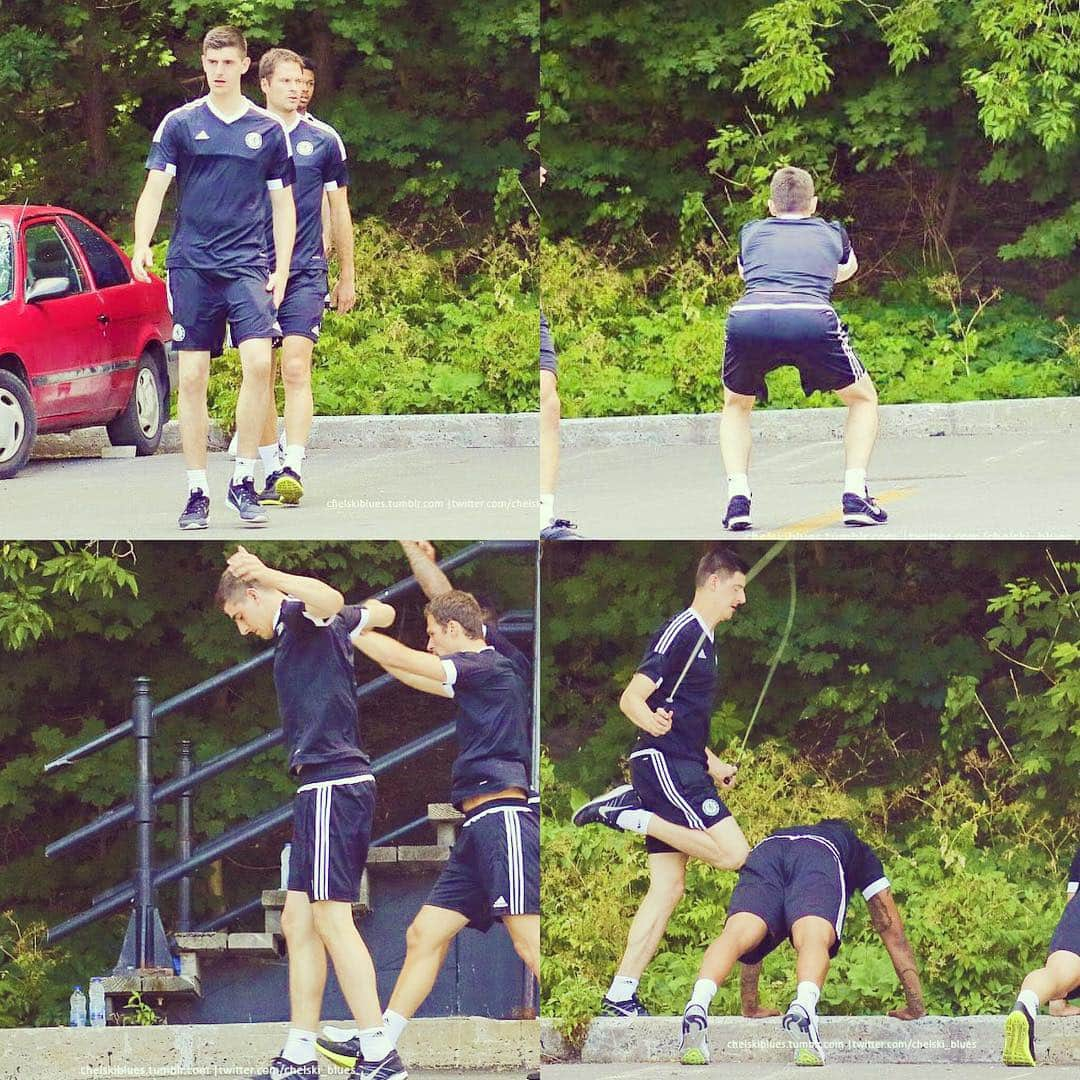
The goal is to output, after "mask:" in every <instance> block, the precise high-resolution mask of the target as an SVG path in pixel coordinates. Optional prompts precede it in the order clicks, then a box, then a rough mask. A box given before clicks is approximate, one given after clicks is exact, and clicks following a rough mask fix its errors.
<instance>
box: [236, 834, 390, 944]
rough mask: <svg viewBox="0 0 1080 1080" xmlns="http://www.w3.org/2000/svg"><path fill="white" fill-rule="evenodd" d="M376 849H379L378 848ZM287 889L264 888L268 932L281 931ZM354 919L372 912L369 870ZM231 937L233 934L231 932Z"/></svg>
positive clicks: (264, 924)
mask: <svg viewBox="0 0 1080 1080" xmlns="http://www.w3.org/2000/svg"><path fill="white" fill-rule="evenodd" d="M375 850H378V849H377V848H376V849H375ZM287 895H288V894H287V892H286V890H285V889H264V890H263V894H262V906H263V926H264V929H265V931H266V933H268V934H280V933H281V912H282V911H283V910H284V908H285V897H286V896H287ZM352 912H353V919H354V920H358V919H362V918H363V917H364V916H365V915H367V914H369V913H370V912H371V890H370V889H369V888H368V878H367V871H366V870H365V871H364V873H363V875H362V877H361V878H360V897H359V899H358V900H357V901H356V903H355V904H353V906H352ZM229 936H230V937H232V936H233V935H232V934H230V935H229Z"/></svg>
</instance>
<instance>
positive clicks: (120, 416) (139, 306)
mask: <svg viewBox="0 0 1080 1080" xmlns="http://www.w3.org/2000/svg"><path fill="white" fill-rule="evenodd" d="M171 338H172V318H171V316H170V315H169V306H168V302H167V299H166V294H165V283H164V282H163V281H161V279H160V278H157V277H155V278H153V280H152V281H151V282H150V284H149V285H143V284H141V283H140V282H138V281H136V280H135V279H134V278H133V277H132V274H131V261H130V260H129V259H128V257H127V255H125V254H124V253H123V252H122V251H121V250H120V249H119V248H118V247H117V246H116V244H114V243H113V242H112V241H111V240H110V239H109V238H108V237H107V236H106V235H105V234H104V233H103V232H101V230H100V229H98V228H96V227H95V226H94V225H91V224H90V222H89V221H87V220H86V219H85V218H84V217H81V216H80V215H79V214H76V213H74V212H73V211H71V210H64V209H62V208H61V207H58V206H0V480H6V479H8V478H9V477H12V476H14V475H15V474H16V473H17V472H18V471H19V469H21V468H22V467H23V465H25V464H26V460H27V458H28V457H29V456H30V448H31V445H32V444H33V441H34V437H35V435H37V433H38V432H41V433H45V432H50V431H70V430H71V429H72V428H81V427H93V426H96V425H98V424H104V425H105V426H106V429H107V430H108V433H109V439H110V441H111V442H112V443H113V444H114V445H116V446H134V447H135V452H136V454H139V455H143V454H152V453H153V452H154V451H155V450H156V449H157V447H158V443H159V442H160V441H161V429H162V426H163V425H164V423H165V420H166V419H167V417H168V408H169V394H170V390H171V379H170V365H169V347H170V344H171Z"/></svg>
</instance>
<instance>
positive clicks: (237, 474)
mask: <svg viewBox="0 0 1080 1080" xmlns="http://www.w3.org/2000/svg"><path fill="white" fill-rule="evenodd" d="M255 460H256V459H255V458H253V457H239V456H237V459H236V464H235V465H234V466H233V474H232V482H233V483H234V484H240V483H243V482H244V481H245V480H254V479H255Z"/></svg>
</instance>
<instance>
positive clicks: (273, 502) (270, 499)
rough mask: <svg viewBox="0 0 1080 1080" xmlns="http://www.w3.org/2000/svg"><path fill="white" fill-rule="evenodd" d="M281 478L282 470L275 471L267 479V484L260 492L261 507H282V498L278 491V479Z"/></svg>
mask: <svg viewBox="0 0 1080 1080" xmlns="http://www.w3.org/2000/svg"><path fill="white" fill-rule="evenodd" d="M280 476H281V470H280V469H275V470H274V471H273V472H272V473H270V475H269V476H268V477H267V478H266V484H265V485H264V486H263V489H262V491H260V492H259V505H260V506H281V505H282V498H281V496H280V495H279V494H278V491H277V482H278V478H279V477H280Z"/></svg>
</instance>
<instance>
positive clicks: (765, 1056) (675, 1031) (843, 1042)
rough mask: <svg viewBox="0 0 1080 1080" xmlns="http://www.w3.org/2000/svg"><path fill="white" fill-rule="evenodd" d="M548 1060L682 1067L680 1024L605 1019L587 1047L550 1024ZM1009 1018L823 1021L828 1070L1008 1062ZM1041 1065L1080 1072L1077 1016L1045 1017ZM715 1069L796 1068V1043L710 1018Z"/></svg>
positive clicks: (764, 1025) (765, 1024)
mask: <svg viewBox="0 0 1080 1080" xmlns="http://www.w3.org/2000/svg"><path fill="white" fill-rule="evenodd" d="M540 1023H541V1044H542V1047H543V1055H544V1060H545V1061H549V1060H550V1061H572V1060H580V1061H582V1062H587V1063H588V1062H596V1063H604V1064H626V1063H630V1062H640V1063H646V1062H672V1063H674V1062H676V1061H677V1060H678V1053H679V1036H680V1032H681V1027H682V1020H681V1017H677V1016H649V1017H642V1018H640V1019H617V1018H608V1017H600V1018H598V1019H596V1020H594V1021H593V1022H592V1023H591V1024H590V1025H589V1027H588V1030H587V1032H586V1035H585V1041H584V1042H583V1043H582V1044H581V1046H580V1048H575V1047H574V1046H572V1045H571V1044H570V1043H569V1042H568V1041H567V1040H566V1039H565V1038H564V1037H563V1036H562V1035H561V1034H560V1033H559V1031H558V1029H557V1026H556V1022H554V1021H552V1020H549V1019H543V1020H541V1021H540ZM1004 1025H1005V1017H1004V1016H925V1017H923V1018H922V1019H921V1020H912V1021H909V1022H905V1021H903V1020H894V1019H892V1018H891V1017H888V1016H823V1017H821V1019H820V1024H819V1026H818V1030H819V1032H820V1034H821V1041H822V1043H823V1045H824V1047H825V1060H826V1064H828V1063H830V1062H835V1063H837V1064H843V1063H848V1062H873V1063H874V1065H884V1064H946V1063H949V1064H968V1063H970V1064H984V1063H986V1064H989V1063H993V1062H1000V1061H1001V1043H1002V1037H1003V1032H1004ZM1035 1037H1036V1058H1037V1060H1038V1061H1039V1062H1041V1063H1044V1064H1050V1065H1080V1023H1077V1020H1076V1018H1075V1017H1050V1016H1040V1017H1039V1020H1038V1023H1037V1025H1036V1029H1035ZM709 1047H710V1049H711V1051H712V1063H713V1065H714V1066H715V1065H723V1064H729V1063H731V1064H734V1063H739V1062H743V1063H745V1062H772V1063H790V1061H791V1056H792V1052H791V1044H790V1043H789V1042H788V1040H787V1037H786V1036H785V1035H784V1033H783V1031H782V1030H781V1028H780V1020H779V1018H773V1019H769V1020H747V1019H746V1018H744V1017H741V1016H711V1017H709Z"/></svg>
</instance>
